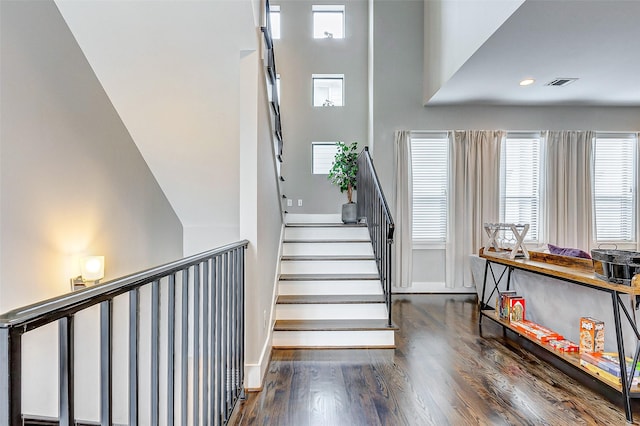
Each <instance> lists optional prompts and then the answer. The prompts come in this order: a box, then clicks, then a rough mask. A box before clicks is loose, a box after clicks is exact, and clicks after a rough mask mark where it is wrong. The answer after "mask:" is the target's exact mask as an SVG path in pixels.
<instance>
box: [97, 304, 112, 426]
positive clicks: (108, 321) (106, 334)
mask: <svg viewBox="0 0 640 426" xmlns="http://www.w3.org/2000/svg"><path fill="white" fill-rule="evenodd" d="M112 308H113V299H109V300H105V301H104V302H101V303H100V424H101V425H102V426H111V424H112V423H113V394H112V377H113V375H112V368H113V361H112V353H113V351H112V349H113V341H112V333H111V331H112V328H113V322H112V316H113V312H112Z"/></svg>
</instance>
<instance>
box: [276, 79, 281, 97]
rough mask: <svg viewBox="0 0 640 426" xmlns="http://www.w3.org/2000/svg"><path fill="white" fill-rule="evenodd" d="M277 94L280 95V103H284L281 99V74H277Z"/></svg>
mask: <svg viewBox="0 0 640 426" xmlns="http://www.w3.org/2000/svg"><path fill="white" fill-rule="evenodd" d="M276 93H277V94H278V102H282V98H281V97H280V74H276Z"/></svg>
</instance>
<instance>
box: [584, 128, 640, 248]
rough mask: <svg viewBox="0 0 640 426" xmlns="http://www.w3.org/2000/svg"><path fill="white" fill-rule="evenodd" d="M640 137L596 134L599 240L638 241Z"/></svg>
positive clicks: (596, 231) (595, 159)
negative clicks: (639, 141) (639, 150)
mask: <svg viewBox="0 0 640 426" xmlns="http://www.w3.org/2000/svg"><path fill="white" fill-rule="evenodd" d="M636 158H637V140H636V137H635V136H634V135H629V136H626V137H621V136H620V135H618V136H606V135H602V136H596V140H595V147H594V161H593V205H594V216H595V229H594V233H595V237H596V241H614V242H615V241H620V242H632V241H634V240H635V222H636V221H635V214H634V211H635V209H634V205H635V196H636V194H635V181H636V170H637V165H636Z"/></svg>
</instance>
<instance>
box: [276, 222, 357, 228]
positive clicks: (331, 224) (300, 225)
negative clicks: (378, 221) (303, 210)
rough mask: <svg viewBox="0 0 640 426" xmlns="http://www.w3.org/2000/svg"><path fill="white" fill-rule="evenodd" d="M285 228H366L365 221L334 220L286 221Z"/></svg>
mask: <svg viewBox="0 0 640 426" xmlns="http://www.w3.org/2000/svg"><path fill="white" fill-rule="evenodd" d="M285 227H287V228H366V227H367V224H366V223H335V222H326V223H322V222H318V223H301V222H294V223H287V224H285Z"/></svg>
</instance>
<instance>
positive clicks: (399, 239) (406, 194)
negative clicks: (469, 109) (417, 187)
mask: <svg viewBox="0 0 640 426" xmlns="http://www.w3.org/2000/svg"><path fill="white" fill-rule="evenodd" d="M393 152H394V159H395V171H394V195H395V214H394V221H395V234H394V235H395V238H394V255H395V261H394V263H393V265H394V267H395V272H394V274H393V275H394V276H393V285H394V286H395V287H411V285H412V258H413V251H412V230H411V225H412V223H413V215H412V207H413V198H412V194H413V187H412V181H411V132H410V131H408V130H397V131H396V133H395V141H394V144H393Z"/></svg>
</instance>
